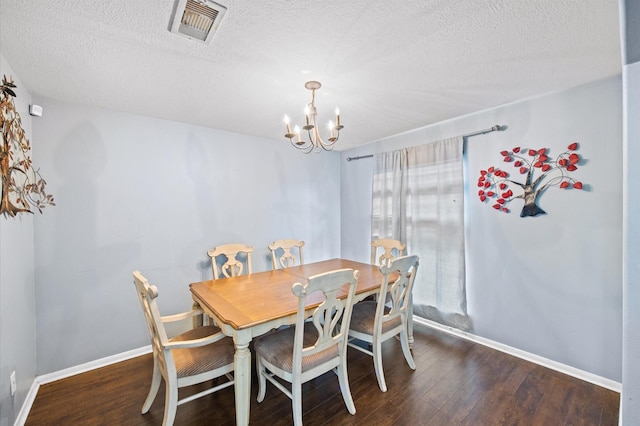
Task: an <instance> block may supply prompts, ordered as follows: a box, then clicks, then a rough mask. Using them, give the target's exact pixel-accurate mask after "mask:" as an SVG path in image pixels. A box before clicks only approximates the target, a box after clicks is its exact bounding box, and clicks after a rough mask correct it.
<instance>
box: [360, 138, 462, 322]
mask: <svg viewBox="0 0 640 426" xmlns="http://www.w3.org/2000/svg"><path fill="white" fill-rule="evenodd" d="M462 149H463V138H462V137H457V138H451V139H445V140H442V141H438V142H434V143H429V144H426V145H421V146H417V147H412V148H406V149H401V150H398V151H393V152H387V153H382V154H378V155H377V156H376V158H377V166H376V170H375V172H374V176H373V198H372V200H373V202H372V209H371V212H372V223H371V233H372V238H375V237H379V238H394V239H396V240H400V241H402V242H404V243H406V244H407V253H408V254H417V255H418V256H420V267H419V269H418V275H417V276H416V282H415V287H414V290H413V304H414V314H415V315H418V316H421V317H424V318H427V319H430V320H433V321H437V322H440V323H442V324H447V325H451V326H454V327H456V328H459V329H462V330H469V329H470V328H471V326H470V321H469V318H468V316H467V299H466V292H465V263H464V203H463V199H464V176H463V165H462Z"/></svg>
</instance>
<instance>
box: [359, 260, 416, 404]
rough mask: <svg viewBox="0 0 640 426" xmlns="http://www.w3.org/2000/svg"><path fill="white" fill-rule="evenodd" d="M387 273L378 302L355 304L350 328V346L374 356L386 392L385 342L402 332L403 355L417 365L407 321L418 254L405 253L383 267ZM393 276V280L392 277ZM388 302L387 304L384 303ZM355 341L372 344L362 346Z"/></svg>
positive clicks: (413, 364) (384, 272)
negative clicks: (412, 353) (384, 369)
mask: <svg viewBox="0 0 640 426" xmlns="http://www.w3.org/2000/svg"><path fill="white" fill-rule="evenodd" d="M380 269H381V271H382V273H383V275H384V277H383V282H382V286H381V287H380V292H379V293H378V297H377V300H378V301H377V302H375V301H362V302H360V303H356V305H355V306H354V307H353V314H352V316H351V326H350V329H349V346H350V347H352V348H354V349H357V350H359V351H362V352H364V353H366V354H368V355H371V356H372V357H373V365H374V367H375V371H376V377H377V378H378V386H379V387H380V390H382V392H386V391H387V384H386V382H385V380H384V371H383V370H382V343H383V342H385V341H386V340H389V339H391V338H393V337H394V336H397V335H400V343H401V345H402V352H403V353H404V358H405V359H406V361H407V364H409V367H410V368H411V369H412V370H415V369H416V364H415V362H414V360H413V356H412V355H411V350H410V348H409V336H408V334H409V330H408V323H409V320H410V318H411V316H410V315H411V310H410V309H409V308H410V303H411V291H412V290H413V282H414V280H415V277H416V272H417V271H418V256H416V255H412V256H403V257H399V258H396V259H395V260H392V261H391V263H390V264H389V266H382V267H381V268H380ZM390 277H392V280H391V281H390V280H389V278H390ZM385 301H387V303H385ZM356 340H360V341H362V342H366V343H369V344H370V345H371V346H370V347H371V350H369V348H368V347H363V346H361V345H358V344H357V343H356Z"/></svg>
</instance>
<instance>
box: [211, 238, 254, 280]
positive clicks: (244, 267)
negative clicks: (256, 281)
mask: <svg viewBox="0 0 640 426" xmlns="http://www.w3.org/2000/svg"><path fill="white" fill-rule="evenodd" d="M252 252H253V247H251V246H247V245H245V244H238V243H236V244H225V245H221V246H217V247H214V248H213V249H212V250H209V251H208V252H207V253H208V254H209V257H211V266H212V267H213V279H214V280H217V279H218V278H221V273H222V276H224V277H227V278H229V277H236V276H238V275H243V273H244V274H250V273H251V253H252ZM221 255H223V256H224V257H225V259H226V260H225V261H224V263H223V264H222V265H221V266H220V269H218V256H221ZM238 255H240V257H244V261H243V260H239V259H237V258H236V256H238Z"/></svg>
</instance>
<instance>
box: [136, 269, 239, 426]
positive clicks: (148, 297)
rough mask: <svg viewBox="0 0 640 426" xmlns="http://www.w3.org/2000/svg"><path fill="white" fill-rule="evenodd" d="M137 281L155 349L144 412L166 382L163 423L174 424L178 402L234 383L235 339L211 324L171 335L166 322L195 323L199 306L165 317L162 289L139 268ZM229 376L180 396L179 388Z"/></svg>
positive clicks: (201, 312)
mask: <svg viewBox="0 0 640 426" xmlns="http://www.w3.org/2000/svg"><path fill="white" fill-rule="evenodd" d="M133 282H134V284H135V286H136V290H137V292H138V299H139V301H140V305H141V306H142V311H143V312H144V317H145V319H146V321H147V326H148V328H149V334H150V337H151V347H152V349H153V376H152V379H151V388H150V389H149V394H148V395H147V398H146V400H145V401H144V404H143V405H142V414H145V413H147V412H148V411H149V409H150V408H151V404H152V403H153V401H154V400H155V398H156V395H157V394H158V389H159V388H160V381H161V380H162V379H164V382H165V400H164V417H163V421H162V424H163V425H172V424H173V421H174V419H175V416H176V411H177V408H178V405H181V404H183V403H185V402H189V401H192V400H194V399H196V398H200V397H202V396H205V395H209V394H210V393H213V392H217V391H219V390H221V389H224V388H226V387H229V386H233V384H234V382H235V381H234V377H233V374H232V373H233V356H234V347H233V340H232V339H231V338H229V337H226V336H225V335H224V334H222V332H221V331H220V329H219V328H217V327H214V326H211V325H208V326H202V327H196V328H191V329H190V330H188V331H186V332H184V333H182V334H179V335H177V336H174V337H173V338H169V337H168V335H167V331H166V330H165V324H166V323H174V322H177V321H184V322H185V323H188V324H192V321H186V320H190V319H191V320H192V319H193V317H194V316H197V315H202V314H203V311H202V310H199V309H195V310H192V311H190V312H185V313H182V314H176V315H169V316H161V315H160V311H159V309H158V304H157V298H158V289H157V287H156V286H154V285H149V282H148V281H147V279H146V278H145V277H144V276H142V274H141V273H140V272H139V271H135V272H133ZM222 376H225V377H226V379H227V380H224V381H223V382H222V383H220V384H218V385H216V386H212V387H209V388H207V389H205V390H202V391H200V392H198V393H196V394H193V395H190V396H188V397H185V398H183V399H178V389H179V388H182V387H185V386H191V385H195V384H198V383H203V382H208V381H211V380H213V379H216V378H218V377H222Z"/></svg>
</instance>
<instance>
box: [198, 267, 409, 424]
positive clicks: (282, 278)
mask: <svg viewBox="0 0 640 426" xmlns="http://www.w3.org/2000/svg"><path fill="white" fill-rule="evenodd" d="M345 268H347V269H353V270H357V271H359V278H358V284H357V287H356V292H355V296H354V299H353V300H354V302H353V303H356V302H358V301H361V300H362V299H364V298H366V297H368V296H370V295H373V294H377V293H378V291H379V289H380V286H381V284H382V279H383V274H382V272H380V269H379V268H378V267H377V266H375V265H371V264H368V263H362V262H356V261H353V260H348V259H331V260H324V261H320V262H314V263H307V264H303V265H298V266H291V267H288V268H283V269H277V270H270V271H264V272H256V273H252V274H247V275H240V276H235V277H229V278H221V279H217V280H209V281H201V282H196V283H192V284H190V285H189V288H190V290H191V294H192V298H193V301H194V304H197V305H198V306H199V307H200V308H201V309H202V310H203V311H204V312H205V313H206V314H207V315H208V316H209V317H211V318H212V319H213V321H214V323H215V324H216V325H217V326H218V327H220V329H221V330H222V332H223V333H224V334H226V335H227V336H229V337H232V338H233V342H234V345H235V355H234V368H235V372H234V378H235V386H234V387H235V404H236V424H237V425H248V424H249V409H250V393H251V352H250V350H249V344H250V343H251V340H252V339H253V338H254V337H257V336H260V335H262V334H265V333H267V332H269V331H270V330H273V329H277V328H278V327H281V326H283V325H290V324H294V323H295V320H296V314H297V309H298V298H297V297H296V296H295V295H294V294H293V292H292V290H291V288H292V286H293V284H295V283H298V282H300V283H306V282H307V280H308V279H309V278H310V277H312V276H314V275H317V274H321V273H324V272H329V271H333V270H337V269H345ZM346 296H347V294H346V291H345V293H344V297H346ZM321 297H322V296H321V293H316V295H315V296H314V295H312V296H311V297H308V299H307V302H308V307H309V309H312V308H313V307H314V306H317V305H318V304H319V303H321V302H322V300H321V299H320V298H321ZM412 328H413V327H409V330H410V331H411V330H412ZM412 337H413V336H409V340H410V341H413V338H412Z"/></svg>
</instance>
